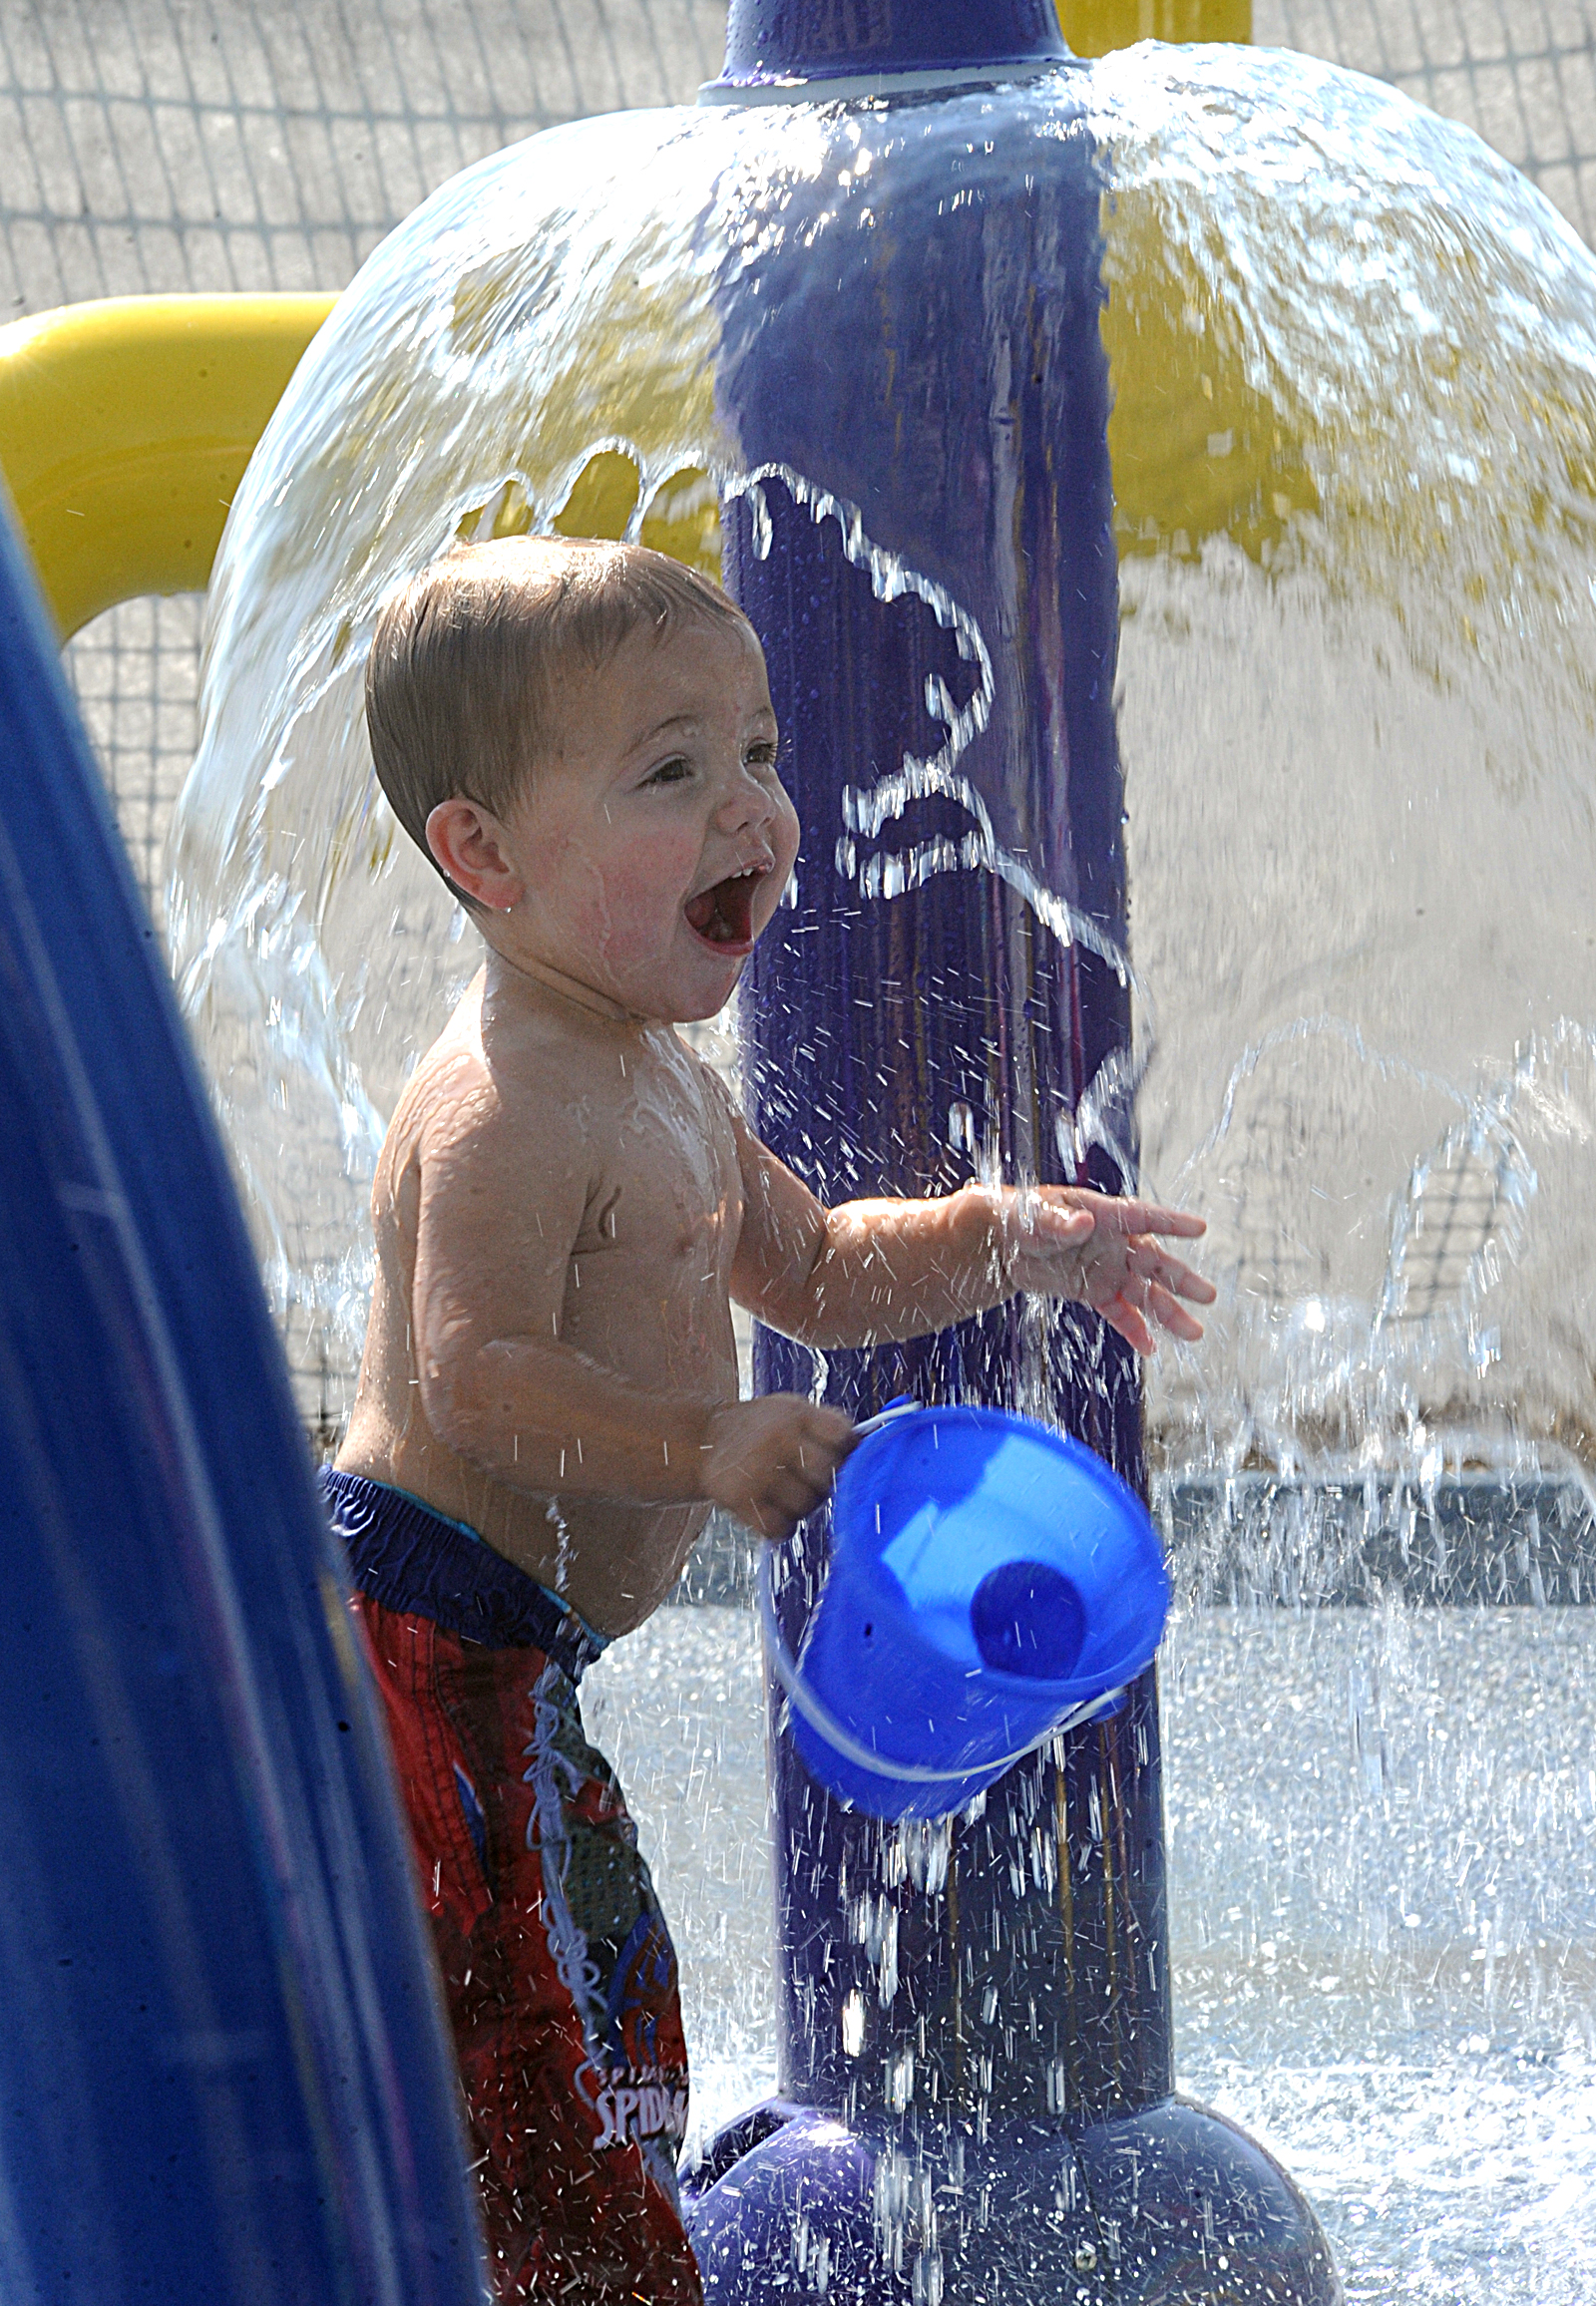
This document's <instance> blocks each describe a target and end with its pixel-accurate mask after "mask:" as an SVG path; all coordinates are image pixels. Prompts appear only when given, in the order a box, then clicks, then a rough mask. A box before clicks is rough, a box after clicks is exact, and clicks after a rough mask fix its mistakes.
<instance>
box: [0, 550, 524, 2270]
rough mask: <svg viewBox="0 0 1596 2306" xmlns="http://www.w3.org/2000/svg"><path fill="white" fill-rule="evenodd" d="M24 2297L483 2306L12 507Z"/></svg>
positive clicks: (359, 1752) (6, 2181)
mask: <svg viewBox="0 0 1596 2306" xmlns="http://www.w3.org/2000/svg"><path fill="white" fill-rule="evenodd" d="M0 1105H3V1111H4V1115H5V1120H4V1128H3V1132H0V1543H3V1546H4V1560H5V1564H6V1592H5V1595H4V1597H3V1610H0V1849H3V1852H4V1858H3V1863H0V1976H3V1979H4V1992H5V2012H6V2023H5V2025H4V2027H3V2028H0V2295H3V2296H4V2297H5V2299H6V2300H7V2306H23V2302H25V2301H33V2300H35V2299H39V2300H44V2299H50V2300H56V2299H64V2298H72V2299H77V2300H83V2301H92V2302H93V2306H122V2301H124V2300H127V2301H129V2302H130V2306H131V2302H132V2301H134V2300H139V2301H142V2302H145V2306H148V2301H150V2300H151V2299H156V2300H160V2301H163V2302H164V2301H169V2300H170V2301H178V2300H188V2299H194V2300H200V2299H203V2300H204V2301H206V2306H244V2302H246V2301H247V2302H248V2306H288V2302H289V2301H292V2302H293V2306H301V2302H306V2306H308V2302H311V2301H314V2302H316V2306H321V2302H323V2301H326V2302H328V2306H331V2302H337V2306H344V2302H348V2306H376V2302H381V2306H457V2302H458V2306H463V2302H465V2301H467V2300H477V2299H479V2298H480V2297H481V2295H482V2291H481V2276H480V2270H479V2259H478V2244H477V2239H476V2234H475V2228H474V2222H473V2221H474V2209H473V2205H472V2201H471V2197H470V2191H469V2180H468V2178H467V2175H466V2171H465V2166H464V2156H463V2152H462V2144H461V2137H460V2130H459V2121H458V2115H457V2113H456V2092H455V2086H454V2082H453V2076H452V2066H451V2060H450V2055H449V2051H448V2047H447V2044H446V2041H445V2038H444V2035H443V2031H442V2028H441V2024H440V2019H439V2010H438V2003H437V1996H436V1989H435V1986H434V1982H433V1978H432V1973H431V1969H430V1956H429V1953H428V1949H427V1947H426V1944H425V1941H424V1937H423V1925H422V1922H421V1918H420V1915H419V1912H418V1909H417V1905H416V1900H415V1896H414V1891H413V1886H412V1882H411V1879H410V1859H409V1853H408V1849H407V1847H406V1844H405V1840H404V1838H403V1833H402V1828H401V1824H400V1819H399V1815H398V1811H397V1806H396V1802H395V1799H394V1795H393V1792H392V1788H391V1784H390V1779H389V1771H388V1765H387V1759H386V1754H385V1750H384V1748H383V1745H382V1742H381V1738H380V1734H379V1730H378V1726H377V1723H376V1719H375V1715H374V1712H373V1709H372V1706H371V1704H370V1702H369V1700H368V1693H367V1690H366V1687H365V1684H364V1680H363V1675H362V1672H361V1671H360V1669H359V1668H358V1666H357V1662H356V1658H355V1653H354V1651H353V1648H352V1646H351V1643H350V1638H349V1628H348V1624H347V1620H346V1618H345V1616H344V1611H343V1603H342V1594H343V1585H344V1576H343V1571H342V1566H341V1564H340V1562H339V1560H338V1559H337V1556H336V1554H335V1551H334V1547H333V1543H332V1540H331V1538H330V1536H329V1535H328V1533H327V1531H326V1529H325V1526H324V1523H323V1520H322V1517H321V1515H320V1512H319V1510H318V1508H317V1505H316V1503H315V1501H314V1498H313V1493H312V1489H311V1480H310V1467H309V1464H308V1461H307V1456H306V1450H305V1445H304V1441H303V1437H302V1434H301V1432H300V1430H299V1425H298V1420H297V1418H296V1416H295V1414H294V1409H293V1403H292V1400H291V1397H290V1393H289V1388H288V1382H287V1373H286V1370H285V1368H284V1366H283V1362H282V1356H281V1352H280V1349H279V1347H278V1345H277V1341H276V1338H275V1336H274V1334H273V1331H272V1327H271V1324H270V1321H269V1318H268V1315H267V1310H266V1307H265V1304H264V1301H263V1298H262V1294H261V1289H260V1283H259V1279H258V1275H257V1271H256V1266H255V1260H254V1256H253V1253H252V1251H251V1249H250V1245H249V1242H248V1239H247V1236H246V1234H245V1230H244V1226H243V1223H242V1219H241V1216H240V1213H239V1210H238V1206H237V1201H236V1198H235V1195H234V1193H233V1190H232V1186H231V1183H230V1181H229V1178H228V1175H227V1170H226V1164H225V1160H224V1157H223V1154H222V1149H221V1145H220V1142H219V1139H218V1137H217V1134H216V1131H215V1128H214V1126H213V1124H212V1121H211V1119H210V1116H209V1113H208V1111H207V1109H206V1103H205V1098H204V1094H203V1091H202V1088H201V1085H200V1080H199V1078H198V1075H197V1072H196V1069H195V1066H194V1063H193V1060H192V1058H191V1055H190V1052H189V1049H188V1046H187V1043H186V1040H185V1037H184V1034H183V1030H182V1027H181V1025H180V1023H179V1020H178V1015H177V1011H176V1007H175V1004H174V1001H173V999H172V995H171V991H170V988H169V986H168V982H167V978H166V972H165V968H164V966H163V963H162V961H161V958H160V955H159V952H158V950H157V947H156V943H155V938H154V933H153V931H152V930H151V928H150V925H149V923H148V921H147V920H146V919H145V917H144V914H143V909H142V907H141V905H140V902H139V899H138V896H137V894H136V892H135V890H134V887H133V883H132V880H131V877H130V875H129V872H128V869H127V864H126V860H125V858H124V856H123V853H122V846H121V842H120V840H119V838H118V835H117V832H116V829H115V827H114V825H113V823H112V821H111V817H110V813H109V810H108V808H107V805H106V801H105V798H104V795H103V793H102V790H101V786H100V780H99V776H98V774H97V772H96V769H95V766H94V763H93V760H92V757H91V755H90V752H89V749H88V745H87V742H86V739H85V737H84V734H83V731H82V729H81V727H80V725H79V724H78V721H77V719H76V716H75V714H74V712H73V709H72V706H71V703H70V700H69V698H68V696H67V693H66V690H65V687H64V684H63V681H62V677H61V672H60V668H59V664H58V662H57V659H56V650H55V645H54V640H53V637H52V635H51V634H50V632H49V631H48V629H47V627H46V624H45V621H44V617H43V614H42V611H41V608H40V605H39V602H38V598H37V595H36V592H35V590H34V586H33V582H32V578H31V575H30V573H29V572H28V570H27V567H26V564H25V561H24V559H23V556H22V553H21V551H20V548H19V546H18V544H17V542H16V539H15V536H14V534H13V532H12V530H11V527H10V525H9V522H7V521H5V520H0Z"/></svg>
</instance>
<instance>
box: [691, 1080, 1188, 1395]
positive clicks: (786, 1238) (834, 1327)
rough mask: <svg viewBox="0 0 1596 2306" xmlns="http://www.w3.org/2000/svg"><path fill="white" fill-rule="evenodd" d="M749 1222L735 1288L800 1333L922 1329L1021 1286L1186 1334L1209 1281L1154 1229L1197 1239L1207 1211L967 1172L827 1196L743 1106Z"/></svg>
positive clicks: (869, 1336) (1134, 1329)
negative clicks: (929, 1187) (836, 1202)
mask: <svg viewBox="0 0 1596 2306" xmlns="http://www.w3.org/2000/svg"><path fill="white" fill-rule="evenodd" d="M736 1127H737V1141H738V1148H739V1153H740V1157H741V1163H742V1178H743V1228H742V1234H741V1237H740V1239H739V1242H738V1248H737V1259H736V1263H735V1265H734V1267H733V1271H732V1295H733V1296H734V1297H735V1298H736V1300H737V1302H738V1303H739V1305H745V1306H747V1307H748V1309H749V1311H750V1312H752V1313H755V1314H757V1315H758V1316H759V1318H760V1320H761V1321H764V1322H768V1323H769V1324H770V1326H771V1328H772V1329H777V1330H780V1331H782V1332H783V1333H784V1334H785V1335H786V1336H788V1337H791V1338H796V1339H797V1340H798V1341H799V1342H800V1343H801V1344H803V1345H819V1346H822V1347H827V1346H846V1345H880V1344H887V1343H890V1342H892V1341H895V1340H902V1339H906V1338H914V1337H922V1336H924V1335H925V1334H926V1333H927V1332H928V1331H931V1330H939V1329H945V1328H947V1327H948V1326H949V1325H950V1324H952V1323H954V1322H961V1321H965V1320H967V1319H968V1318H969V1317H970V1316H971V1315H973V1314H981V1313H986V1312H987V1311H988V1310H989V1309H990V1308H991V1307H993V1306H997V1305H1001V1304H1002V1303H1003V1302H1004V1300H1005V1299H1007V1298H1010V1297H1014V1296H1016V1295H1017V1294H1018V1293H1019V1292H1020V1291H1021V1290H1028V1291H1033V1292H1035V1293H1036V1294H1037V1295H1040V1296H1045V1297H1061V1298H1073V1299H1076V1300H1078V1301H1079V1302H1080V1303H1081V1304H1083V1305H1089V1306H1091V1307H1092V1308H1093V1309H1094V1310H1095V1311H1097V1312H1098V1313H1100V1314H1102V1316H1103V1318H1104V1319H1105V1320H1106V1321H1107V1322H1109V1323H1110V1324H1111V1325H1112V1327H1113V1328H1115V1329H1117V1330H1118V1331H1119V1332H1120V1334H1121V1336H1123V1337H1124V1338H1126V1339H1128V1341H1129V1342H1130V1344H1131V1345H1134V1346H1135V1347H1136V1349H1137V1351H1138V1352H1150V1351H1152V1349H1153V1345H1154V1339H1153V1329H1154V1327H1155V1326H1156V1327H1157V1328H1160V1329H1164V1330H1167V1331H1169V1332H1170V1334H1171V1335H1172V1336H1174V1337H1177V1338H1182V1339H1185V1340H1188V1341H1191V1340H1195V1339H1197V1338H1200V1337H1201V1336H1202V1325H1201V1324H1200V1323H1199V1322H1197V1321H1195V1320H1194V1319H1193V1318H1192V1316H1191V1315H1190V1314H1189V1313H1188V1312H1187V1311H1186V1308H1185V1306H1184V1305H1183V1304H1182V1303H1181V1301H1182V1300H1183V1299H1185V1300H1189V1301H1192V1302H1194V1303H1196V1304H1198V1305H1210V1304H1212V1302H1213V1299H1214V1295H1215V1292H1214V1290H1213V1288H1212V1286H1211V1284H1210V1283H1208V1282H1206V1281H1204V1280H1203V1279H1202V1278H1201V1276H1200V1275H1198V1274H1196V1273H1193V1272H1192V1270H1191V1268H1190V1267H1189V1266H1187V1265H1185V1264H1183V1263H1182V1262H1181V1260H1180V1259H1179V1258H1176V1257H1172V1256H1170V1255H1169V1253H1168V1252H1167V1251H1166V1250H1164V1249H1161V1248H1160V1247H1159V1245H1158V1243H1157V1241H1156V1240H1155V1239H1154V1238H1153V1237H1154V1236H1155V1235H1158V1234H1172V1235H1175V1236H1178V1237H1180V1238H1183V1239H1186V1240H1193V1239H1195V1238H1196V1236H1197V1235H1199V1234H1200V1233H1202V1232H1203V1231H1205V1227H1204V1224H1203V1221H1202V1219H1201V1218H1199V1217H1190V1216H1187V1215H1186V1214H1185V1213H1184V1212H1182V1211H1179V1210H1170V1209H1160V1208H1156V1207H1154V1206H1153V1205H1151V1204H1149V1203H1147V1202H1143V1201H1123V1200H1118V1199H1116V1198H1114V1197H1112V1196H1111V1195H1108V1194H1102V1193H1091V1192H1087V1191H1084V1190H1081V1189H1078V1188H1075V1187H1072V1186H1061V1185H1049V1186H1038V1187H1034V1188H1031V1189H1029V1190H1026V1191H1023V1192H1021V1191H1016V1190H1015V1189H1013V1188H1012V1187H1007V1186H986V1185H968V1186H965V1187H964V1188H963V1189H962V1190H961V1191H960V1192H958V1193H950V1194H946V1195H944V1196H942V1197H941V1198H939V1199H937V1200H928V1201H896V1200H883V1201H851V1202H846V1203H844V1204H843V1205H842V1206H840V1207H839V1208H836V1209H829V1210H828V1209H825V1208H823V1207H822V1206H821V1204H820V1203H819V1202H818V1201H817V1200H816V1199H815V1197H814V1195H813V1194H812V1193H811V1192H810V1191H809V1189H808V1187H807V1186H805V1185H804V1184H802V1183H801V1181H800V1180H799V1179H798V1178H796V1177H795V1176H794V1175H793V1173H792V1171H791V1170H790V1169H788V1168H787V1167H786V1166H785V1165H784V1164H783V1163H782V1162H780V1161H778V1160H777V1159H776V1156H775V1155H774V1154H773V1153H772V1152H771V1151H770V1150H769V1148H768V1147H767V1146H764V1145H762V1144H761V1143H760V1142H759V1140H758V1138H757V1137H755V1136H754V1134H753V1132H752V1131H751V1130H750V1129H749V1128H748V1127H747V1126H746V1125H745V1124H744V1123H743V1122H742V1121H741V1120H740V1119H739V1120H738V1121H737V1123H736Z"/></svg>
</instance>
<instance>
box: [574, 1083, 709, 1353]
mask: <svg viewBox="0 0 1596 2306" xmlns="http://www.w3.org/2000/svg"><path fill="white" fill-rule="evenodd" d="M590 1111H591V1128H592V1148H593V1151H594V1153H595V1154H596V1156H597V1158H596V1160H595V1162H594V1170H593V1176H594V1182H593V1186H592V1188H591V1190H590V1193H589V1198H588V1203H587V1207H586V1208H585V1210H584V1212H583V1220H582V1226H581V1229H580V1231H579V1233H578V1236H577V1240H576V1243H575V1245H574V1247H573V1251H572V1290H573V1292H577V1291H580V1292H584V1293H587V1292H592V1293H594V1294H593V1299H591V1300H590V1303H594V1301H595V1300H597V1299H598V1298H602V1299H604V1300H606V1301H608V1302H610V1303H611V1304H613V1303H615V1302H616V1301H619V1302H620V1303H624V1302H625V1301H627V1300H628V1299H629V1300H635V1302H637V1304H638V1305H639V1307H641V1306H645V1305H646V1306H652V1307H657V1306H658V1305H659V1304H660V1302H661V1300H662V1299H663V1300H667V1301H671V1300H673V1301H678V1302H681V1301H687V1302H690V1301H691V1300H692V1299H694V1298H697V1297H699V1296H701V1295H702V1293H703V1292H704V1290H705V1289H706V1288H708V1289H710V1290H715V1289H718V1290H719V1291H720V1292H721V1293H723V1292H724V1288H725V1284H726V1281H727V1279H728V1276H729V1272H730V1267H731V1260H732V1258H733V1256H734V1255H735V1253H736V1246H737V1237H738V1232H739V1229H740V1226H741V1222H742V1184H741V1175H740V1171H739V1169H738V1164H737V1145H736V1138H735V1136H734V1135H733V1132H732V1127H731V1122H730V1118H729V1115H728V1113H727V1111H726V1108H725V1104H724V1101H723V1100H722V1099H721V1098H720V1097H718V1096H717V1095H716V1094H715V1091H714V1087H713V1085H712V1084H711V1083H709V1082H708V1081H706V1080H704V1079H702V1078H701V1077H700V1076H699V1073H698V1068H697V1066H696V1063H695V1061H694V1060H693V1059H692V1058H690V1057H689V1056H688V1055H687V1052H686V1051H685V1050H683V1051H682V1052H681V1056H680V1059H679V1061H678V1060H676V1059H675V1058H674V1057H672V1056H670V1055H667V1056H666V1057H665V1058H664V1059H663V1060H662V1061H653V1062H649V1063H646V1064H641V1065H636V1064H634V1065H633V1066H632V1067H631V1068H630V1070H629V1074H628V1077H627V1078H626V1079H625V1080H624V1081H623V1082H622V1083H621V1084H620V1086H619V1089H618V1091H617V1089H616V1087H615V1085H614V1084H612V1083H610V1084H605V1085H603V1087H602V1088H600V1089H599V1090H598V1092H597V1093H596V1094H595V1095H594V1096H593V1098H592V1099H591V1101H590ZM570 1305H571V1298H570V1295H569V1294H568V1306H570ZM572 1310H575V1308H572ZM595 1310H597V1307H596V1306H595Z"/></svg>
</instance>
